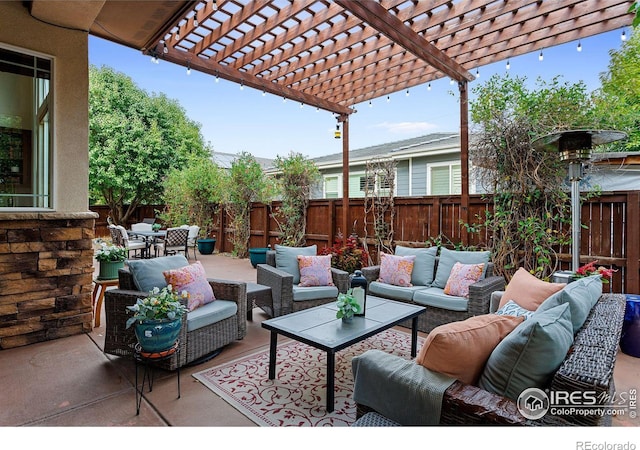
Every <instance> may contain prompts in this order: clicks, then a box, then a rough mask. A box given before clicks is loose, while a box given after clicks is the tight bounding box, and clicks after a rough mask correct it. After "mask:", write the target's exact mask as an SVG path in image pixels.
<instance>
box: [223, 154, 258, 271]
mask: <svg viewBox="0 0 640 450" xmlns="http://www.w3.org/2000/svg"><path fill="white" fill-rule="evenodd" d="M268 192H269V182H268V181H267V178H266V176H265V175H264V172H263V171H262V167H260V164H258V162H257V161H256V158H255V157H254V156H253V155H251V154H250V153H247V152H241V153H240V154H239V155H238V157H237V158H236V159H234V160H233V162H232V163H231V171H230V173H229V176H228V177H227V179H226V183H225V188H224V193H225V200H224V201H225V206H226V210H227V213H228V214H229V217H230V219H231V227H232V228H233V235H232V237H231V241H232V243H233V254H234V255H235V256H237V257H238V258H246V257H247V256H248V255H249V238H250V237H251V223H250V218H251V203H252V202H259V201H265V199H266V198H267V197H266V196H267V195H268Z"/></svg>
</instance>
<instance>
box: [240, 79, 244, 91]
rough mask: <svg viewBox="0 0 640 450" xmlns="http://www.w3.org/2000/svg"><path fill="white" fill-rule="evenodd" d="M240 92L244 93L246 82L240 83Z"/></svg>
mask: <svg viewBox="0 0 640 450" xmlns="http://www.w3.org/2000/svg"><path fill="white" fill-rule="evenodd" d="M240 90H241V91H244V81H241V82H240Z"/></svg>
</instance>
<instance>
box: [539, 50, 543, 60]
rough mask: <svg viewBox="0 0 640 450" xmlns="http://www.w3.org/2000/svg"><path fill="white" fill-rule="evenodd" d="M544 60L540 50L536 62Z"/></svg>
mask: <svg viewBox="0 0 640 450" xmlns="http://www.w3.org/2000/svg"><path fill="white" fill-rule="evenodd" d="M543 59H544V55H543V54H542V50H540V54H539V55H538V61H542V60H543Z"/></svg>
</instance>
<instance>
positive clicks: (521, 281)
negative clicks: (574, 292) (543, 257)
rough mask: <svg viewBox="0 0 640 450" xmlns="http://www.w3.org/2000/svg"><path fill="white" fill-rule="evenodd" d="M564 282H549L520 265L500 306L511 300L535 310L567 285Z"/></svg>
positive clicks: (508, 285)
mask: <svg viewBox="0 0 640 450" xmlns="http://www.w3.org/2000/svg"><path fill="white" fill-rule="evenodd" d="M565 286H566V284H564V283H548V282H546V281H543V280H541V279H539V278H536V277H535V276H533V275H531V274H530V273H529V272H528V271H527V270H526V269H525V268H523V267H520V268H519V269H518V270H517V271H516V273H515V274H513V277H511V281H509V284H507V288H506V289H505V291H504V294H503V295H502V298H501V299H500V304H499V306H498V308H502V307H503V306H504V305H505V304H506V303H507V302H508V301H509V300H513V301H514V302H516V303H517V304H518V305H520V306H522V307H523V308H524V309H528V310H529V311H535V310H536V309H538V306H540V304H541V303H542V302H543V301H545V300H546V299H547V298H548V297H549V296H550V295H552V294H555V293H556V292H558V291H559V290H560V289H562V288H563V287H565Z"/></svg>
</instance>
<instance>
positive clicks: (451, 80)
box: [449, 78, 453, 86]
mask: <svg viewBox="0 0 640 450" xmlns="http://www.w3.org/2000/svg"><path fill="white" fill-rule="evenodd" d="M449 84H450V85H452V86H453V78H451V79H450V80H449Z"/></svg>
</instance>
